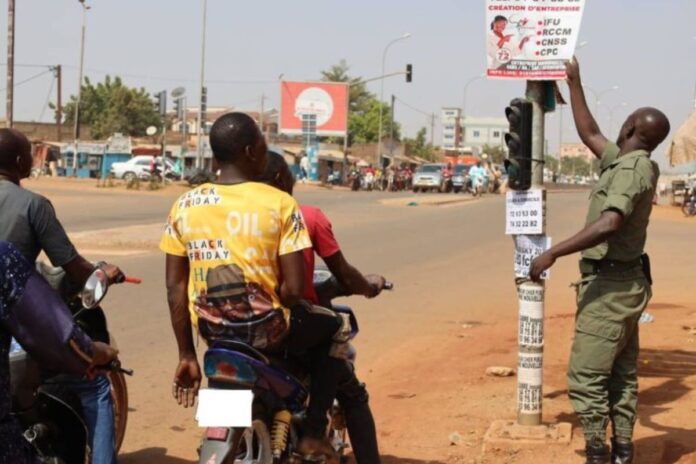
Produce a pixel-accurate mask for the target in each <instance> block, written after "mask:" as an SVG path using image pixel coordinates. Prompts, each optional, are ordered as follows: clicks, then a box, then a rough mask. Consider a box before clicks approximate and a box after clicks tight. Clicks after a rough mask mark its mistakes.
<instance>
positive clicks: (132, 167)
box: [111, 155, 174, 181]
mask: <svg viewBox="0 0 696 464" xmlns="http://www.w3.org/2000/svg"><path fill="white" fill-rule="evenodd" d="M153 158H154V157H153V156H150V155H139V156H134V157H133V158H131V159H129V160H128V161H124V162H121V163H114V164H112V165H111V175H112V176H113V177H115V178H116V179H124V180H126V181H130V180H132V179H133V178H135V177H136V176H137V177H138V178H146V177H149V176H150V163H152V159H153ZM165 162H166V169H167V171H168V172H171V171H172V170H173V169H174V164H173V163H172V162H171V161H169V160H166V161H165ZM157 169H159V171H160V172H162V158H161V157H159V156H158V157H157Z"/></svg>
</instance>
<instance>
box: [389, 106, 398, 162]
mask: <svg viewBox="0 0 696 464" xmlns="http://www.w3.org/2000/svg"><path fill="white" fill-rule="evenodd" d="M395 105H396V97H395V96H394V95H392V96H391V120H390V121H389V155H390V156H391V158H392V159H391V161H392V163H393V162H394V106H395Z"/></svg>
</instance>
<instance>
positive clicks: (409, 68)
mask: <svg viewBox="0 0 696 464" xmlns="http://www.w3.org/2000/svg"><path fill="white" fill-rule="evenodd" d="M412 80H413V65H412V64H407V65H406V82H411V81H412Z"/></svg>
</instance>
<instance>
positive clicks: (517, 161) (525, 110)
mask: <svg viewBox="0 0 696 464" xmlns="http://www.w3.org/2000/svg"><path fill="white" fill-rule="evenodd" d="M532 114H533V107H532V104H531V103H530V102H528V101H527V100H524V99H522V98H515V99H514V100H512V101H511V102H510V106H508V107H507V108H505V116H506V117H507V120H508V121H509V123H510V132H509V133H507V134H505V143H506V144H507V147H508V159H506V160H505V169H506V170H507V173H508V186H509V187H510V188H511V189H512V190H529V188H530V187H531V186H532Z"/></svg>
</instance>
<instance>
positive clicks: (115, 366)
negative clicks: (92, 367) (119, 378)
mask: <svg viewBox="0 0 696 464" xmlns="http://www.w3.org/2000/svg"><path fill="white" fill-rule="evenodd" d="M107 370H110V371H114V372H120V373H122V374H126V375H128V376H133V369H124V368H123V367H121V361H119V360H118V359H114V360H113V361H111V362H110V363H109V365H108V366H107Z"/></svg>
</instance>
